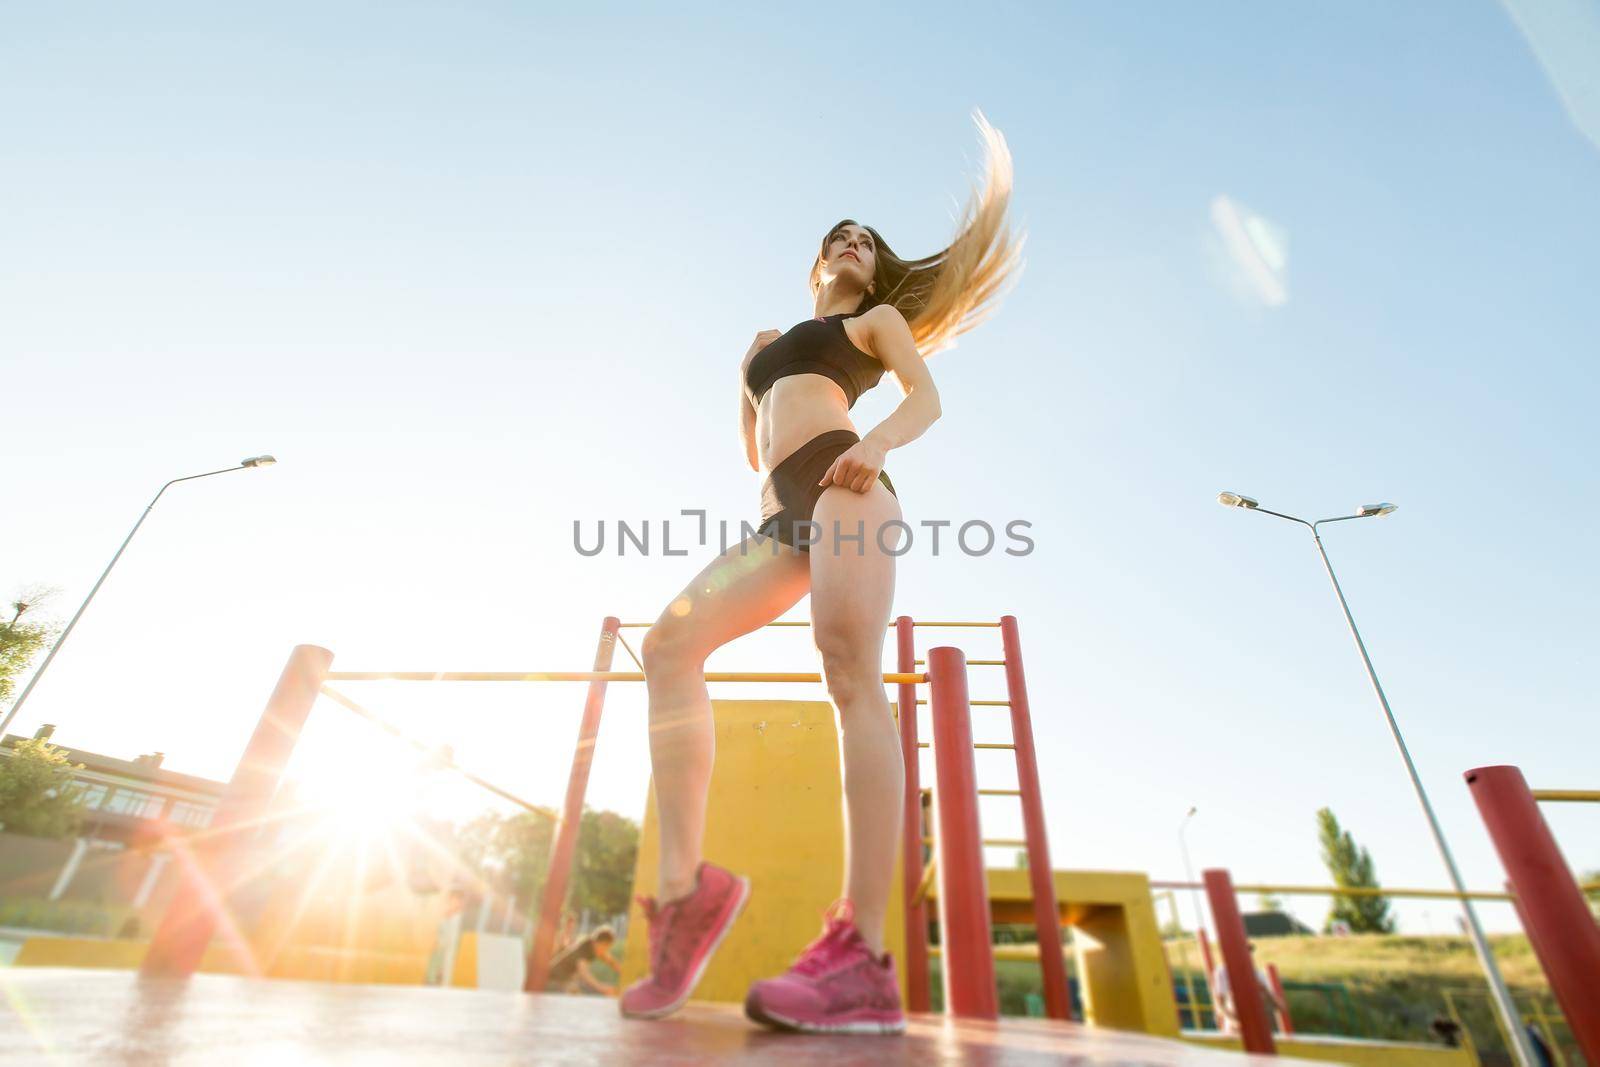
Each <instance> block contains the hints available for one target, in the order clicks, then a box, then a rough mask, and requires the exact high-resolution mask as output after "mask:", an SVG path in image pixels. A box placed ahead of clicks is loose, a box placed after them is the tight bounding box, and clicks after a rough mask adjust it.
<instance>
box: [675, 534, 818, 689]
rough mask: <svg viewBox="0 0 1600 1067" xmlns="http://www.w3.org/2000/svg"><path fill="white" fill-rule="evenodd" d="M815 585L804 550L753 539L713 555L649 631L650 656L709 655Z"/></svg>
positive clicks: (775, 614) (760, 624) (763, 622)
mask: <svg viewBox="0 0 1600 1067" xmlns="http://www.w3.org/2000/svg"><path fill="white" fill-rule="evenodd" d="M810 584H811V575H810V572H809V571H808V570H807V568H806V557H805V554H804V553H802V552H800V551H799V550H798V549H795V548H791V547H790V546H789V545H785V544H780V543H778V542H776V541H774V540H773V539H771V538H768V537H762V536H759V535H758V536H755V537H751V538H749V539H747V540H745V541H743V542H741V543H739V544H737V545H733V546H732V547H730V548H729V549H728V550H727V551H726V552H723V553H722V554H721V555H720V556H718V557H717V558H715V559H713V560H712V561H711V562H710V563H709V564H707V565H706V567H705V568H704V569H703V570H702V571H701V572H700V573H699V574H697V575H695V577H694V580H693V581H691V582H690V583H689V584H688V585H686V586H684V588H683V591H682V592H681V593H679V594H678V595H677V596H675V597H673V598H672V601H671V602H670V603H668V604H667V606H666V607H665V608H664V609H663V610H662V612H661V615H660V616H659V617H658V618H657V619H656V621H655V624H654V625H653V626H651V628H650V632H649V633H648V634H646V635H645V644H646V654H647V655H648V653H649V651H651V650H657V651H659V650H663V649H664V648H670V649H671V650H672V651H674V652H678V653H685V654H689V655H694V656H707V655H710V654H711V653H712V652H713V651H715V650H716V649H718V648H720V647H721V646H723V645H725V644H727V643H728V642H729V641H732V640H733V639H734V638H736V637H740V636H742V635H744V634H747V633H750V632H752V631H754V630H758V629H760V628H761V627H763V626H765V625H766V624H767V623H769V622H771V621H772V620H774V619H776V618H777V617H778V616H780V615H782V614H783V613H784V612H786V611H788V610H789V609H790V608H792V607H794V605H795V604H797V603H799V601H800V598H801V597H803V596H805V595H806V590H807V589H808V588H809V587H810ZM647 666H648V665H647Z"/></svg>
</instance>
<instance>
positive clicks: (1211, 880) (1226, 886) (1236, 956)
mask: <svg viewBox="0 0 1600 1067" xmlns="http://www.w3.org/2000/svg"><path fill="white" fill-rule="evenodd" d="M1200 877H1201V879H1202V880H1203V881H1204V882H1205V886H1206V898H1207V900H1208V901H1210V903H1211V922H1212V925H1214V926H1215V927H1216V928H1217V946H1218V947H1219V948H1221V949H1222V965H1223V966H1224V967H1226V968H1227V969H1228V992H1229V994H1230V995H1231V996H1232V997H1233V1005H1234V1010H1235V1011H1236V1012H1237V1013H1238V1015H1239V1036H1240V1039H1241V1041H1242V1042H1243V1044H1244V1050H1245V1051H1246V1052H1258V1053H1261V1054H1263V1055H1267V1056H1273V1055H1276V1054H1277V1051H1278V1046H1277V1045H1276V1044H1275V1043H1274V1042H1273V1040H1272V1021H1271V1020H1270V1019H1269V1018H1268V1017H1267V1006H1266V1005H1265V1004H1263V1003H1262V998H1261V986H1260V984H1259V983H1258V982H1257V981H1256V968H1255V961H1254V960H1252V959H1251V958H1250V940H1249V938H1247V937H1245V933H1244V916H1242V915H1240V914H1239V898H1238V897H1237V896H1235V894H1234V892H1233V879H1232V878H1231V877H1229V875H1228V872H1227V871H1225V870H1221V869H1215V868H1214V869H1212V870H1208V871H1203V872H1201V875H1200ZM1211 999H1212V1001H1213V1003H1215V1001H1216V990H1215V988H1213V990H1212V995H1211ZM1219 1021H1220V1020H1219Z"/></svg>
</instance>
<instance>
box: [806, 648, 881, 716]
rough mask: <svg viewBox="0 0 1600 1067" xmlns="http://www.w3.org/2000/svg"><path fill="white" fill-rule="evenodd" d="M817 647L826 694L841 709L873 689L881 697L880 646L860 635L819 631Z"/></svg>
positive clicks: (859, 699) (859, 703)
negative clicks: (820, 657)
mask: <svg viewBox="0 0 1600 1067" xmlns="http://www.w3.org/2000/svg"><path fill="white" fill-rule="evenodd" d="M817 651H818V652H819V653H820V654H821V656H822V678H823V682H824V683H825V684H826V686H827V689H828V695H829V696H830V697H832V698H833V702H834V704H835V705H837V706H838V707H839V708H840V710H841V711H842V712H848V711H849V710H850V709H852V708H854V707H856V706H859V705H861V704H862V703H863V698H870V697H872V696H873V694H874V693H876V695H877V696H878V697H879V698H881V699H884V700H887V699H888V698H887V697H885V696H884V695H883V659H882V649H881V648H879V647H876V646H874V645H873V644H872V643H871V641H869V640H866V639H865V638H864V637H863V638H858V639H854V640H852V639H850V638H849V636H848V635H843V634H838V635H830V634H826V633H821V632H819V633H818V635H817Z"/></svg>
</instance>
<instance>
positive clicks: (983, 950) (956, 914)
mask: <svg viewBox="0 0 1600 1067" xmlns="http://www.w3.org/2000/svg"><path fill="white" fill-rule="evenodd" d="M928 687H929V690H930V692H929V694H928V702H929V705H930V706H931V707H932V709H933V763H934V773H935V776H936V783H935V785H934V790H933V801H934V807H933V811H934V854H935V856H936V857H937V861H938V864H939V938H940V943H941V945H942V947H943V949H944V966H943V967H942V968H941V969H942V970H943V972H944V1004H945V1011H946V1012H947V1013H949V1014H951V1015H955V1016H958V1017H961V1018H968V1019H996V1018H998V1017H999V1015H1000V1005H999V999H998V996H997V994H996V992H995V984H994V943H993V936H992V934H991V931H990V928H989V887H988V882H987V880H986V877H985V873H984V869H983V830H982V829H981V827H980V826H979V821H978V768H977V761H976V759H975V757H974V753H973V748H972V706H971V704H970V703H969V701H968V697H967V657H966V656H965V655H964V654H963V653H962V651H961V650H960V649H959V648H950V647H940V648H930V649H929V650H928Z"/></svg>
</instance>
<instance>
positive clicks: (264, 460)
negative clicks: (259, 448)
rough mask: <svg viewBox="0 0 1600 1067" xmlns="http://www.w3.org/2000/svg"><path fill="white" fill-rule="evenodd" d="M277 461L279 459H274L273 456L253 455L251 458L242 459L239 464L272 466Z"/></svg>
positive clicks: (244, 465)
mask: <svg viewBox="0 0 1600 1067" xmlns="http://www.w3.org/2000/svg"><path fill="white" fill-rule="evenodd" d="M276 462H278V461H277V460H276V459H273V458H272V457H271V456H251V457H250V458H249V459H241V460H240V461H239V466H241V467H270V466H272V465H273V464H274V463H276Z"/></svg>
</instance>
